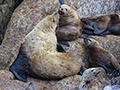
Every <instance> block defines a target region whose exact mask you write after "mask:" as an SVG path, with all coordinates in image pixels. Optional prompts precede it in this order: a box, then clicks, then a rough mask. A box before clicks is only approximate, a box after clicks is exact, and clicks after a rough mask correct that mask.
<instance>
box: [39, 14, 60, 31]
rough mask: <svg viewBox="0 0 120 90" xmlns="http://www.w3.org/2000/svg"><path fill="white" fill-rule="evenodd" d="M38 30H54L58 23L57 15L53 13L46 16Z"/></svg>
mask: <svg viewBox="0 0 120 90" xmlns="http://www.w3.org/2000/svg"><path fill="white" fill-rule="evenodd" d="M41 22H42V25H41V26H40V28H46V29H47V30H55V28H56V26H57V25H58V22H59V13H53V14H52V15H48V16H46V17H45V18H44V19H43V20H42V21H41Z"/></svg>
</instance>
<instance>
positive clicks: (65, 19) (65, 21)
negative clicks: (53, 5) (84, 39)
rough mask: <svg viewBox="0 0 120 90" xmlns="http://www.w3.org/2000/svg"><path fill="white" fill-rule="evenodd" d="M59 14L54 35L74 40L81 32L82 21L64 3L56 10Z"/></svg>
mask: <svg viewBox="0 0 120 90" xmlns="http://www.w3.org/2000/svg"><path fill="white" fill-rule="evenodd" d="M58 12H59V14H60V21H59V26H58V27H57V29H56V36H57V39H58V41H60V40H67V41H71V40H75V39H77V38H79V37H80V35H81V34H82V31H83V30H82V23H81V20H80V18H79V15H78V14H77V12H76V11H75V10H74V9H72V8H71V7H69V6H68V5H66V4H62V5H61V6H60V8H59V10H58Z"/></svg>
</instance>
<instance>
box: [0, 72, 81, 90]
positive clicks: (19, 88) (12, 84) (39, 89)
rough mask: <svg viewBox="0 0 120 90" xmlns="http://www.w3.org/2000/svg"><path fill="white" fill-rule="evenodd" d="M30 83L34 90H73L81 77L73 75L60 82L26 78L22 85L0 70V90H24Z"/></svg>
mask: <svg viewBox="0 0 120 90" xmlns="http://www.w3.org/2000/svg"><path fill="white" fill-rule="evenodd" d="M30 82H32V83H33V84H34V86H35V90H58V89H60V90H65V89H64V88H69V90H75V89H77V88H78V85H79V83H80V82H81V76H80V75H75V76H71V77H67V78H64V79H62V80H59V81H58V80H51V81H50V80H40V79H35V78H31V77H28V82H27V83H24V82H21V81H19V80H16V79H15V77H14V75H13V74H12V73H11V72H10V71H7V70H0V90H8V89H9V90H25V89H26V88H27V87H28V85H29V83H30Z"/></svg>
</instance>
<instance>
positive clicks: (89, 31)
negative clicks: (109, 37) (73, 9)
mask: <svg viewBox="0 0 120 90" xmlns="http://www.w3.org/2000/svg"><path fill="white" fill-rule="evenodd" d="M83 33H85V34H89V35H94V33H93V29H88V28H83Z"/></svg>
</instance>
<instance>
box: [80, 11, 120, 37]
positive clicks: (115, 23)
mask: <svg viewBox="0 0 120 90" xmlns="http://www.w3.org/2000/svg"><path fill="white" fill-rule="evenodd" d="M81 21H82V24H83V32H84V33H87V34H92V35H102V36H106V35H107V34H114V35H120V17H119V15H118V14H115V13H113V14H106V15H98V16H93V17H90V18H82V19H81Z"/></svg>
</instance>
